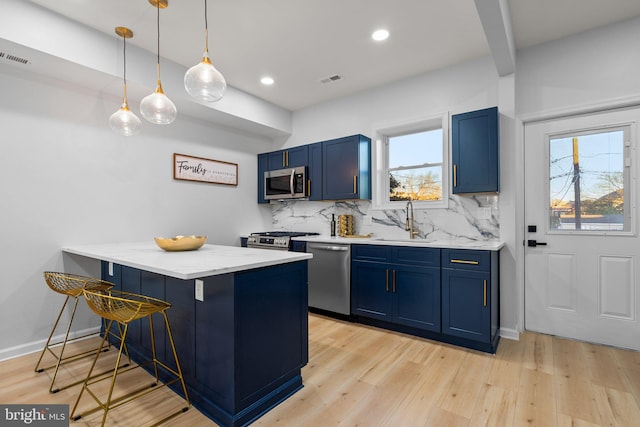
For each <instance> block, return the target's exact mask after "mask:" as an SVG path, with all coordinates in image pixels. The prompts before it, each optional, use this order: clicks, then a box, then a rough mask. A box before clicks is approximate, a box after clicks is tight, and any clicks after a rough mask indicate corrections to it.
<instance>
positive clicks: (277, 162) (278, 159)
mask: <svg viewBox="0 0 640 427" xmlns="http://www.w3.org/2000/svg"><path fill="white" fill-rule="evenodd" d="M308 153H309V151H308V146H306V145H302V146H299V147H293V148H288V149H286V150H279V151H274V152H272V153H266V154H267V157H268V159H269V160H268V168H269V169H268V170H270V171H271V170H277V169H283V168H295V167H298V166H307V165H308V162H309V158H308Z"/></svg>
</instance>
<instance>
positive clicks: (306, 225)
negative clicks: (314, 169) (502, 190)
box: [271, 195, 500, 241]
mask: <svg viewBox="0 0 640 427" xmlns="http://www.w3.org/2000/svg"><path fill="white" fill-rule="evenodd" d="M271 207H272V214H273V229H274V230H289V231H308V232H316V233H320V234H324V235H328V234H329V232H330V222H331V214H335V215H336V217H337V216H338V215H341V214H350V215H353V218H354V223H355V234H369V233H373V235H374V236H376V237H381V238H387V239H406V238H408V237H409V232H408V231H405V221H406V217H407V213H406V210H405V209H404V208H403V209H384V210H380V209H373V207H372V204H371V202H370V201H368V200H355V201H339V202H311V201H307V200H304V201H302V200H300V201H295V200H294V201H281V202H273V203H272V204H271ZM403 207H404V204H403ZM499 220H500V217H499V211H498V196H497V195H474V196H450V198H449V207H448V208H446V209H415V208H414V229H415V231H417V232H418V233H419V235H418V236H417V237H419V238H423V239H429V240H442V239H463V240H472V241H479V240H481V241H489V240H499V238H500V231H499V225H500V221H499Z"/></svg>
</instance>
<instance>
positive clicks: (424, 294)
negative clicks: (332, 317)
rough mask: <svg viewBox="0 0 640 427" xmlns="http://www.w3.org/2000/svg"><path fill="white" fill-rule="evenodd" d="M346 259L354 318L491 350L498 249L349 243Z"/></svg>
mask: <svg viewBox="0 0 640 427" xmlns="http://www.w3.org/2000/svg"><path fill="white" fill-rule="evenodd" d="M351 258H352V262H351V314H352V316H353V317H354V319H355V320H356V321H358V322H360V323H366V324H369V325H373V326H378V327H382V328H386V329H391V330H395V331H399V332H403V333H408V334H412V335H417V336H422V337H425V338H429V339H434V340H438V341H443V342H448V343H451V344H455V345H460V346H464V347H468V348H473V349H476V350H481V351H485V352H491V353H495V351H496V348H497V345H498V342H499V340H500V336H499V324H500V319H499V313H500V308H499V283H498V281H499V266H498V260H499V253H498V252H495V251H482V250H466V249H436V248H418V247H407V246H378V245H351Z"/></svg>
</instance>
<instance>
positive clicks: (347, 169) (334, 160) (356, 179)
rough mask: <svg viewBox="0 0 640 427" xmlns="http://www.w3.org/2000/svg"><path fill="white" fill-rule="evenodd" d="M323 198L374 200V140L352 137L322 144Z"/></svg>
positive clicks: (359, 136)
mask: <svg viewBox="0 0 640 427" xmlns="http://www.w3.org/2000/svg"><path fill="white" fill-rule="evenodd" d="M322 198H323V199H324V200H347V199H371V139H369V138H367V137H366V136H364V135H352V136H347V137H344V138H339V139H333V140H330V141H324V142H322Z"/></svg>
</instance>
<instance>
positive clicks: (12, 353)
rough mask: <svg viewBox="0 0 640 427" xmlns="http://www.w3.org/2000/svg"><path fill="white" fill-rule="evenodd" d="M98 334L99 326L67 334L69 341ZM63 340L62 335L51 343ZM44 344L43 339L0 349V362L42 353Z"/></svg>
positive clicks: (55, 337)
mask: <svg viewBox="0 0 640 427" xmlns="http://www.w3.org/2000/svg"><path fill="white" fill-rule="evenodd" d="M98 333H100V326H96V327H93V328H89V329H84V330H81V331H71V332H70V333H69V339H76V338H78V337H83V335H86V337H84V339H87V338H91V337H93V336H94V335H96V334H98ZM63 339H64V334H61V335H55V336H54V337H53V338H52V341H53V342H59V341H62V340H63ZM46 342H47V340H46V339H43V340H39V341H33V342H30V343H26V344H20V345H17V346H15V347H9V348H4V349H0V362H3V361H5V360H9V359H14V358H16V357H20V356H24V355H27V354H31V353H35V352H37V351H42V349H43V347H44V345H45V343H46Z"/></svg>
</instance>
